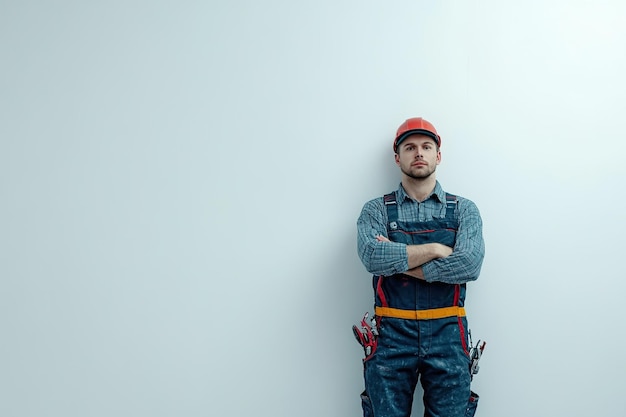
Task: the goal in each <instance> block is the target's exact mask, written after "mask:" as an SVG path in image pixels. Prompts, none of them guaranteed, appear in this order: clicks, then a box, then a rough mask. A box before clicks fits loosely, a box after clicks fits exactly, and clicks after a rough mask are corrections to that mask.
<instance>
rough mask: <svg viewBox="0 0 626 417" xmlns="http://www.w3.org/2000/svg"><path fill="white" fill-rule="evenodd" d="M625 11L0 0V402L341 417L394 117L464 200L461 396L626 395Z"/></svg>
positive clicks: (354, 400)
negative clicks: (365, 257)
mask: <svg viewBox="0 0 626 417" xmlns="http://www.w3.org/2000/svg"><path fill="white" fill-rule="evenodd" d="M625 19H626V4H625V3H624V2H622V1H618V0H615V1H602V0H599V1H593V2H592V1H580V0H567V1H566V0H560V1H557V0H554V1H538V0H530V1H524V2H521V1H517V2H506V1H496V0H485V1H478V0H474V1H445V0H444V1H434V0H429V1H419V0H411V1H408V0H394V1H389V2H383V1H323V0H322V1H311V2H293V1H286V0H268V1H263V2H259V1H231V2H216V1H208V2H205V1H176V2H174V1H132V0H131V1H107V2H104V1H102V2H96V1H55V2H52V1H51V2H47V1H28V0H25V1H19V2H18V1H12V2H11V1H1V2H0V53H1V56H2V65H1V66H0V118H1V119H0V184H1V193H2V194H1V196H2V200H1V204H0V308H1V310H0V334H1V342H0V397H1V398H0V415H2V416H6V417H34V416H50V417H52V416H55V417H56V416H59V417H61V416H63V417H69V416H72V417H73V416H77V417H78V416H80V417H88V416H89V417H91V416H94V417H96V416H151V417H159V416H250V415H252V416H254V415H263V416H265V415H267V416H269V415H272V416H285V417H286V416H301V417H308V416H316V417H318V416H329V417H332V416H337V417H339V416H357V415H359V414H360V402H359V398H358V395H359V393H360V392H361V390H362V380H361V363H360V360H361V355H362V353H361V351H360V348H359V346H358V345H357V344H356V342H355V341H354V339H353V336H352V333H351V330H350V327H351V325H352V324H353V323H355V322H356V321H357V320H358V319H360V317H361V316H362V315H363V313H364V312H365V311H368V310H371V308H372V306H371V303H372V294H371V290H370V277H369V274H368V273H367V272H366V271H365V270H364V268H363V267H362V265H361V264H360V261H359V259H358V257H357V255H356V236H355V233H356V218H357V217H358V214H359V212H360V209H361V207H362V205H363V203H364V202H365V201H366V200H368V199H370V198H375V197H378V196H380V195H382V194H383V193H385V192H388V191H390V190H393V189H395V188H396V187H397V185H398V182H399V175H398V170H397V167H396V166H395V164H394V162H393V154H392V151H391V142H392V139H393V134H394V132H395V129H396V128H397V126H398V125H399V124H400V123H401V122H402V121H403V120H404V119H406V118H407V117H411V116H423V117H426V118H427V119H429V120H430V121H432V122H433V123H434V124H435V126H437V128H438V129H439V131H440V133H441V135H442V137H443V147H442V155H443V161H442V164H441V165H440V166H439V168H438V178H439V180H440V182H441V183H442V185H443V186H444V188H445V189H446V190H447V191H449V192H452V193H456V194H460V195H463V196H465V197H467V198H470V199H472V200H473V201H474V202H475V203H476V204H477V205H478V207H479V208H480V210H481V214H482V216H483V220H484V234H485V240H486V247H487V255H486V259H485V262H484V266H483V271H482V275H481V278H480V279H479V280H478V281H477V282H475V283H472V284H470V285H469V289H468V306H467V308H468V314H469V318H470V325H471V327H472V330H473V334H474V338H475V339H477V338H482V339H485V340H487V348H486V350H485V355H484V357H483V360H482V361H481V371H480V373H479V374H478V376H477V377H476V379H475V382H474V389H475V390H476V391H477V392H478V393H479V394H480V395H481V404H480V406H479V410H478V413H477V416H481V417H496V416H503V415H506V416H508V417H517V416H534V417H544V416H545V417H559V416H567V417H573V416H580V417H583V416H584V417H587V416H591V415H597V416H617V415H621V414H623V410H624V408H623V407H624V406H623V399H622V397H623V394H624V389H625V388H626V383H624V379H623V375H624V372H625V371H626V359H625V357H624V353H623V352H624V339H625V333H624V330H625V327H626V326H625V324H624V321H623V306H622V305H621V303H622V301H623V294H624V291H625V290H626V285H625V284H624V279H625V278H626V276H625V274H624V271H623V268H622V262H623V247H622V245H623V241H624V234H625V232H626V227H625V217H624V212H623V207H624V197H623V192H624V184H625V180H626V171H625V168H624V164H623V163H622V159H623V153H624V149H625V146H624V141H625V134H624V122H623V120H624V116H623V111H624V105H625V102H626V82H625V81H624V74H626V56H625V54H624V44H625V42H626V27H625V26H624V24H623V22H624V20H625ZM418 395H419V393H418ZM421 413H422V408H421V405H420V404H416V407H415V410H414V413H413V415H415V416H418V415H421Z"/></svg>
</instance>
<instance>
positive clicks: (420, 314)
mask: <svg viewBox="0 0 626 417" xmlns="http://www.w3.org/2000/svg"><path fill="white" fill-rule="evenodd" d="M375 312H376V315H377V316H382V317H396V318H399V319H411V320H432V319H442V318H444V317H465V308H463V307H456V306H453V307H442V308H431V309H428V310H401V309H399V308H391V307H376V308H375Z"/></svg>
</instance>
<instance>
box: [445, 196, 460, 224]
mask: <svg viewBox="0 0 626 417" xmlns="http://www.w3.org/2000/svg"><path fill="white" fill-rule="evenodd" d="M458 208H459V199H458V197H457V196H455V195H454V194H449V193H446V218H447V219H449V220H456V219H458V218H459V216H458Z"/></svg>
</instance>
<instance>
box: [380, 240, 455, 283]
mask: <svg viewBox="0 0 626 417" xmlns="http://www.w3.org/2000/svg"><path fill="white" fill-rule="evenodd" d="M376 240H377V241H379V242H391V240H389V239H387V238H386V237H385V236H383V235H378V236H376ZM406 253H407V256H408V262H409V269H408V270H407V271H405V272H404V274H405V275H409V276H411V277H413V278H417V279H424V271H423V270H422V265H424V264H425V263H426V262H430V261H432V260H433V259H438V258H446V257H448V256H449V255H451V254H452V248H451V247H449V246H446V245H442V244H441V243H425V244H422V245H407V246H406Z"/></svg>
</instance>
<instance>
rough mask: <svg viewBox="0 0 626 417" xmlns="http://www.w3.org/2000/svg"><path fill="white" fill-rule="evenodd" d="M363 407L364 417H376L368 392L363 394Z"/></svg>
mask: <svg viewBox="0 0 626 417" xmlns="http://www.w3.org/2000/svg"><path fill="white" fill-rule="evenodd" d="M361 407H363V417H374V410H373V409H372V400H370V397H368V395H367V391H363V392H362V393H361Z"/></svg>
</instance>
